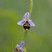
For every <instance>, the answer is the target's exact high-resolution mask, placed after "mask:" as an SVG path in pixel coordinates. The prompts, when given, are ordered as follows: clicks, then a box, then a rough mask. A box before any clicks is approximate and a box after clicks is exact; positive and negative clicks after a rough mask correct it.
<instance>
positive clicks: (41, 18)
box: [0, 0, 52, 52]
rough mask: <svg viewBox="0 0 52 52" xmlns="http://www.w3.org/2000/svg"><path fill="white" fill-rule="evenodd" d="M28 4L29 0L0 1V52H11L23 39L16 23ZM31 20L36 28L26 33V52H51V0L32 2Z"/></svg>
mask: <svg viewBox="0 0 52 52" xmlns="http://www.w3.org/2000/svg"><path fill="white" fill-rule="evenodd" d="M29 4H30V0H0V52H13V50H14V48H15V46H16V44H18V43H20V41H21V40H22V39H23V35H24V30H23V28H22V27H20V26H18V25H17V22H18V21H20V20H21V19H22V18H23V15H24V13H25V12H27V10H28V9H29ZM31 19H32V20H33V22H34V23H35V24H36V26H35V27H32V28H31V30H30V31H29V33H28V34H29V35H28V38H27V40H28V42H27V52H52V0H33V10H32V14H31Z"/></svg>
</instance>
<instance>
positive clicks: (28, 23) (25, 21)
mask: <svg viewBox="0 0 52 52" xmlns="http://www.w3.org/2000/svg"><path fill="white" fill-rule="evenodd" d="M29 18H30V13H29V12H26V13H25V14H24V18H23V19H22V20H21V21H19V22H18V23H17V24H18V25H20V26H23V28H24V29H25V30H29V29H30V27H31V26H35V24H34V23H33V22H32V20H30V19H29Z"/></svg>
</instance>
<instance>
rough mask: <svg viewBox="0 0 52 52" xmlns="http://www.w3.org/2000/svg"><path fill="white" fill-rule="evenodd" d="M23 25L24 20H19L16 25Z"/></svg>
mask: <svg viewBox="0 0 52 52" xmlns="http://www.w3.org/2000/svg"><path fill="white" fill-rule="evenodd" d="M24 23H25V21H24V20H21V21H19V22H18V23H17V24H18V25H21V26H23V24H24Z"/></svg>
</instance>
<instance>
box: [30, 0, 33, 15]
mask: <svg viewBox="0 0 52 52" xmlns="http://www.w3.org/2000/svg"><path fill="white" fill-rule="evenodd" d="M32 8H33V0H30V7H29V12H30V14H31V13H32Z"/></svg>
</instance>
